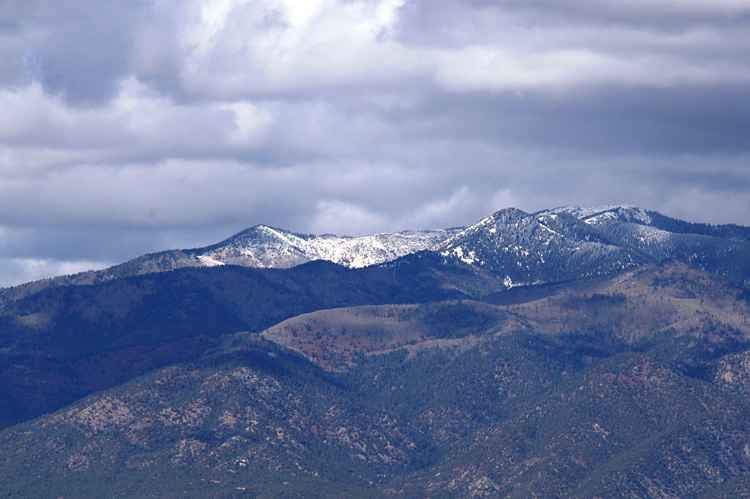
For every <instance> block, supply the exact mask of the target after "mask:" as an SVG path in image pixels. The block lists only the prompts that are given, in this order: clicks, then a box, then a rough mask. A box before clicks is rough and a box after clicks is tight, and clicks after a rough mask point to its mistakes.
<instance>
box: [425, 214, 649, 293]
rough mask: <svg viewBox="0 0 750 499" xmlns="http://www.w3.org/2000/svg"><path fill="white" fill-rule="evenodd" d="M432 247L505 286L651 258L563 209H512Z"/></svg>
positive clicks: (589, 273)
mask: <svg viewBox="0 0 750 499" xmlns="http://www.w3.org/2000/svg"><path fill="white" fill-rule="evenodd" d="M434 250H435V251H437V252H439V253H440V254H441V255H443V256H444V257H446V258H451V259H453V260H460V261H462V262H464V263H467V264H470V265H479V266H481V267H483V268H484V269H486V270H487V271H489V272H491V273H493V274H495V275H497V276H498V277H500V278H501V279H502V280H503V281H504V282H505V283H506V285H507V286H508V287H513V286H519V285H528V284H537V283H543V282H554V281H561V280H571V279H580V278H584V277H593V276H601V275H608V274H612V273H615V272H621V271H623V270H626V269H629V268H632V267H635V266H638V265H642V264H644V263H647V262H649V261H651V259H649V258H648V256H646V255H643V254H641V253H640V252H638V251H637V250H636V249H634V248H631V247H628V246H625V245H623V244H622V242H621V240H619V239H617V238H615V237H612V236H609V235H608V234H606V233H604V232H602V231H599V230H596V228H593V227H591V226H589V224H586V223H584V222H582V221H580V220H579V219H578V218H576V217H574V216H571V215H569V214H567V213H560V214H558V213H539V214H528V213H525V212H523V211H521V210H517V209H513V208H510V209H506V210H501V211H498V212H496V213H494V214H493V215H491V216H489V217H487V218H484V219H482V220H480V221H479V222H477V223H475V224H473V225H471V226H469V227H468V228H466V229H464V230H463V231H461V232H459V233H458V234H456V235H454V236H453V237H451V238H449V239H447V240H445V241H443V242H442V243H440V244H438V245H437V246H436V247H435V248H434Z"/></svg>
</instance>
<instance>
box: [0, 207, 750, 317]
mask: <svg viewBox="0 0 750 499" xmlns="http://www.w3.org/2000/svg"><path fill="white" fill-rule="evenodd" d="M420 251H433V252H437V253H439V254H440V255H442V256H443V257H444V258H448V259H451V260H453V261H456V262H463V263H467V264H469V265H474V266H482V267H484V271H485V272H489V273H492V274H493V275H494V276H496V277H497V278H499V279H500V280H501V281H503V282H504V283H505V285H506V286H507V287H513V286H518V285H527V284H538V283H543V282H559V281H564V280H570V279H580V278H585V277H593V276H604V275H612V274H614V273H617V272H621V271H623V270H626V269H629V268H633V267H636V266H638V265H642V264H644V263H654V262H659V261H662V260H666V259H669V258H676V259H678V260H681V261H684V262H687V263H689V264H691V265H695V266H697V267H698V268H701V269H703V270H707V271H709V272H713V273H716V274H719V275H721V276H724V277H726V278H728V279H730V280H731V281H733V282H735V283H737V284H740V285H743V286H745V287H748V288H750V228H748V227H741V226H737V225H719V226H714V225H708V224H695V223H690V222H685V221H681V220H676V219H672V218H669V217H666V216H664V215H661V214H659V213H657V212H654V211H648V210H643V209H641V208H637V207H633V206H630V205H617V206H604V207H594V208H581V207H562V208H556V209H553V210H544V211H540V212H537V213H525V212H523V211H521V210H518V209H514V208H508V209H505V210H500V211H498V212H496V213H494V214H492V215H490V216H489V217H486V218H484V219H482V220H480V221H478V222H476V223H474V224H472V225H470V226H469V227H466V228H463V227H457V228H451V229H440V230H423V231H404V232H398V233H381V234H375V235H372V236H363V237H346V236H343V237H342V236H334V235H322V236H316V235H310V234H297V233H293V232H288V231H285V230H281V229H276V228H272V227H268V226H265V225H256V226H254V227H251V228H249V229H246V230H244V231H242V232H240V233H238V234H236V235H234V236H232V237H230V238H228V239H226V240H224V241H222V242H220V243H217V244H214V245H211V246H206V247H203V248H195V249H185V250H168V251H162V252H158V253H152V254H148V255H143V256H141V257H138V258H135V259H133V260H130V261H127V262H125V263H122V264H119V265H115V266H113V267H109V268H107V269H103V270H99V271H88V272H83V273H80V274H75V275H70V276H59V277H55V278H52V279H45V280H42V281H36V282H32V283H27V284H22V285H20V286H15V287H13V288H8V289H2V290H0V303H2V302H3V301H6V300H13V299H17V298H19V297H22V296H27V295H29V294H33V293H36V292H38V291H41V290H43V289H46V288H49V287H58V286H68V285H73V284H75V285H88V284H95V283H101V282H106V281H110V280H113V279H119V278H122V277H128V276H133V275H144V274H149V273H155V272H167V271H171V270H176V269H180V268H186V267H214V266H220V265H239V266H244V267H253V268H290V267H294V266H296V265H300V264H303V263H306V262H310V261H316V260H325V261H329V262H332V263H336V264H338V265H342V266H345V267H349V268H363V267H368V266H373V265H379V264H383V263H387V262H392V261H394V260H397V259H398V258H402V257H404V256H407V255H411V254H414V253H417V252H420Z"/></svg>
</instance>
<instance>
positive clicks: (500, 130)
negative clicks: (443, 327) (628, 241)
mask: <svg viewBox="0 0 750 499" xmlns="http://www.w3.org/2000/svg"><path fill="white" fill-rule="evenodd" d="M614 203H631V204H635V205H639V206H642V207H644V208H648V209H654V210H657V211H661V212H663V213H665V214H667V215H671V216H674V217H679V218H684V219H689V220H692V221H702V222H711V223H739V224H744V225H750V0H710V1H709V0H575V1H572V0H565V1H563V0H494V1H493V0H452V1H444V0H430V1H427V0H65V1H60V0H4V1H2V2H0V286H7V285H10V284H14V283H19V282H24V281H28V280H31V279H37V278H41V277H46V276H50V275H56V274H60V273H71V272H75V271H79V270H83V269H87V268H97V267H103V266H105V265H108V264H113V263H118V262H121V261H124V260H127V259H129V258H133V257H135V256H138V255H140V254H143V253H146V252H153V251H159V250H162V249H168V248H176V247H182V248H184V247H195V246H202V245H205V244H209V243H212V242H217V241H219V240H221V239H223V238H225V237H228V236H229V235H231V234H233V233H235V232H237V231H239V230H241V229H243V228H246V227H249V226H251V225H254V224H258V223H265V224H270V225H274V226H277V227H281V228H286V229H291V230H295V231H299V232H311V233H322V232H331V233H338V234H350V235H361V234H366V233H374V232H379V231H391V230H402V229H406V228H414V229H419V228H436V227H444V226H455V225H465V224H469V223H472V222H473V221H475V220H477V219H479V218H481V217H483V216H485V215H487V214H489V213H491V212H493V211H495V210H498V209H501V208H504V207H508V206H515V207H518V208H521V209H523V210H526V211H536V210H540V209H544V208H552V207H556V206H561V205H598V204H614Z"/></svg>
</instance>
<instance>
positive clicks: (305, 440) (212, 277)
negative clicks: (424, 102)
mask: <svg viewBox="0 0 750 499" xmlns="http://www.w3.org/2000/svg"><path fill="white" fill-rule="evenodd" d="M749 359H750V228H747V227H741V226H735V225H724V226H713V225H707V224H695V223H690V222H685V221H680V220H676V219H672V218H669V217H665V216H663V215H661V214H659V213H656V212H653V211H647V210H643V209H640V208H637V207H633V206H628V205H621V206H607V207H600V208H580V207H566V208H557V209H553V210H545V211H541V212H537V213H525V212H523V211H521V210H517V209H505V210H501V211H498V212H496V213H494V214H492V215H490V216H488V217H486V218H484V219H482V220H480V221H478V222H477V223H475V224H472V225H470V226H468V227H462V228H451V229H443V230H431V231H407V232H401V233H395V234H378V235H375V236H370V237H359V238H352V237H337V236H332V235H324V236H313V235H305V234H295V233H291V232H287V231H283V230H280V229H274V228H270V227H267V226H262V225H259V226H255V227H252V228H250V229H247V230H246V231H243V232H241V233H239V234H237V235H235V236H233V237H230V238H229V239H227V240H225V241H223V242H221V243H218V244H216V245H212V246H208V247H205V248H198V249H188V250H172V251H166V252H161V253H154V254H150V255H145V256H143V257H139V258H136V259H135V260H131V261H129V262H125V263H123V264H121V265H117V266H115V267H111V268H108V269H104V270H101V271H92V272H87V273H83V274H78V275H73V276H60V277H57V278H53V279H49V280H45V281H38V282H34V283H28V284H25V285H21V286H17V287H14V288H7V289H3V290H1V291H0V397H2V400H3V401H4V404H3V406H2V407H0V426H1V427H3V428H4V430H2V432H0V491H2V493H3V495H4V496H6V495H7V497H105V496H106V497H157V496H158V497H206V498H208V497H414V498H416V497H420V498H422V497H435V498H440V497H446V498H447V497H467V498H475V497H493V498H494V497H503V498H505V497H568V498H581V497H592V498H593V497H654V498H657V497H659V498H664V497H675V498H676V497H680V498H683V497H688V498H689V497H695V498H699V497H706V498H708V497H715V498H719V497H742V496H746V495H747V494H748V492H749V491H750V431H749V430H748V428H750V426H749V425H748V422H750V402H748V400H750V399H749V398H748V395H750V367H748V366H750V360H749Z"/></svg>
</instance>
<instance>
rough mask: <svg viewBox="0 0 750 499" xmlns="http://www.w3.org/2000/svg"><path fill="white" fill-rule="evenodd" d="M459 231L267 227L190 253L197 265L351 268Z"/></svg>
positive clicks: (390, 257) (386, 259) (408, 251)
mask: <svg viewBox="0 0 750 499" xmlns="http://www.w3.org/2000/svg"><path fill="white" fill-rule="evenodd" d="M458 230H460V229H445V230H426V231H405V232H397V233H381V234H375V235H372V236H364V237H348V236H343V237H340V236H334V235H330V234H326V235H322V236H315V235H309V234H295V233H293V232H287V231H283V230H280V229H275V228H273V227H268V226H266V225H256V226H255V227H252V228H250V229H247V230H246V231H243V232H240V233H239V234H237V235H235V236H233V237H231V238H229V239H227V240H226V241H224V242H222V243H219V244H218V245H214V246H209V247H207V248H202V249H197V250H191V253H192V254H193V255H195V257H196V258H198V259H200V260H201V261H204V262H207V263H210V264H232V265H243V266H248V267H260V268H288V267H293V266H295V265H299V264H302V263H305V262H309V261H312V260H327V261H329V262H333V263H337V264H339V265H343V266H345V267H350V268H362V267H368V266H370V265H377V264H379V263H385V262H389V261H391V260H395V259H397V258H399V257H402V256H404V255H408V254H411V253H416V252H417V251H422V250H426V249H429V248H431V247H432V246H434V245H435V244H437V243H439V242H441V241H443V240H445V239H446V238H448V237H451V236H452V235H453V234H455V233H456V232H458Z"/></svg>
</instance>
